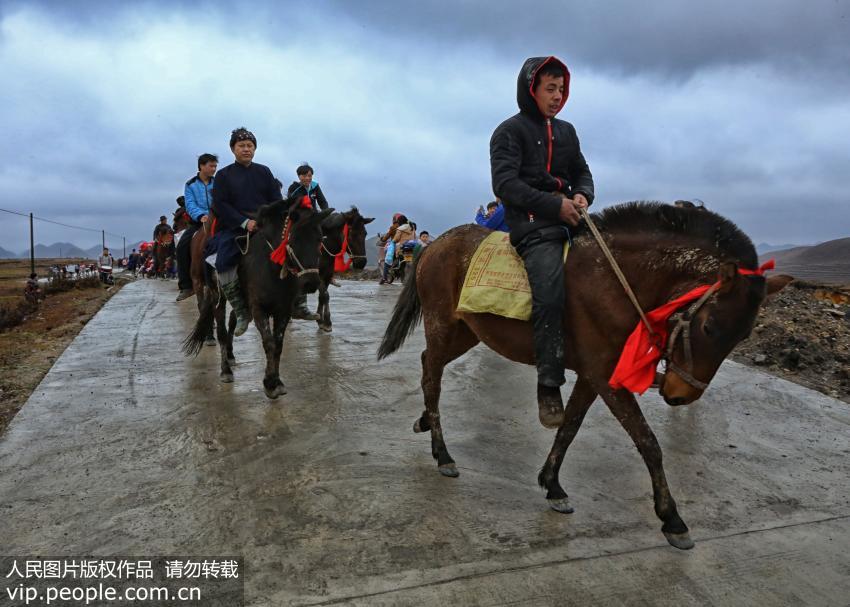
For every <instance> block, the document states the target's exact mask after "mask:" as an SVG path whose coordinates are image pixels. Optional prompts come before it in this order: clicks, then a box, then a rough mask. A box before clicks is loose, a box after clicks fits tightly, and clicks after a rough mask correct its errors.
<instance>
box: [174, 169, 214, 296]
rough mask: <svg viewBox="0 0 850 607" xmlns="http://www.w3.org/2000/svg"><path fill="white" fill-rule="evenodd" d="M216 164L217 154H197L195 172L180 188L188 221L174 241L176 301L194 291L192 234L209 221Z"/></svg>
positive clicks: (192, 293)
mask: <svg viewBox="0 0 850 607" xmlns="http://www.w3.org/2000/svg"><path fill="white" fill-rule="evenodd" d="M217 168H218V158H217V157H216V156H215V155H213V154H201V155H200V156H199V157H198V174H197V175H195V176H194V177H192V178H191V179H190V180H189V181H187V182H186V186H185V188H184V191H183V196H184V199H185V209H186V213H187V214H188V215H189V224H188V226H187V227H186V231H185V232H184V233H183V236H181V237H180V242H179V243H177V273H178V279H177V287H178V288H179V289H180V293H179V294H178V295H177V301H183V300H184V299H187V298H189V297H191V296H192V295H194V294H195V291H194V289H193V288H192V276H191V274H190V270H191V265H192V259H191V250H192V245H191V243H192V237H193V236H194V235H195V232H197V231H198V230H199V229H201V227H202V226H205V225H206V224H207V223H209V221H210V218H209V215H210V205H211V204H212V200H213V198H212V191H213V183H214V181H215V177H214V176H215V171H216V169H217ZM206 229H207V230H208V229H209V226H206Z"/></svg>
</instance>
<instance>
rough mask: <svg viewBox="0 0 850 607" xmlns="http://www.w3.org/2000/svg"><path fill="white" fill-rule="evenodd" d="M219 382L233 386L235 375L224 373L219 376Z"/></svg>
mask: <svg viewBox="0 0 850 607" xmlns="http://www.w3.org/2000/svg"><path fill="white" fill-rule="evenodd" d="M218 378H219V380H221V383H223V384H232V383H233V373H222V374H221V375H219V376H218Z"/></svg>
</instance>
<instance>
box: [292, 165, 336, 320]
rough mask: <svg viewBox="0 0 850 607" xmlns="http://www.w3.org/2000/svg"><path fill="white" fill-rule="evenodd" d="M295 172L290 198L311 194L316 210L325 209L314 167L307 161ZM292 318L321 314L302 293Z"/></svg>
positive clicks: (324, 201) (296, 301)
mask: <svg viewBox="0 0 850 607" xmlns="http://www.w3.org/2000/svg"><path fill="white" fill-rule="evenodd" d="M295 174H296V175H297V176H298V181H293V182H292V184H290V186H289V189H288V190H287V193H288V196H289V198H294V197H295V196H309V197H310V202H312V203H313V210H314V211H319V210H321V211H324V210H325V209H327V208H328V200H327V198H325V195H324V193H323V192H322V188H321V186H319V182H318V181H313V167H311V166H310V165H309V164H307V163H306V162H305V163H304V164H302V165H301V166H299V167H298V168H297V169H295ZM292 318H297V319H299V320H319V315H318V314H314V313H313V312H311V311H310V310H309V308H307V295H306V294H305V293H301V294H299V295H298V297H296V298H295V304H294V305H293V307H292Z"/></svg>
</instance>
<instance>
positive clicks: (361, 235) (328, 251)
mask: <svg viewBox="0 0 850 607" xmlns="http://www.w3.org/2000/svg"><path fill="white" fill-rule="evenodd" d="M373 221H375V218H374V217H363V216H362V215H361V214H360V211H359V210H357V207H351V210H350V211H346V212H345V213H334V214H333V215H331V216H330V217H328V218H327V219H325V221H324V222H322V254H321V257H320V258H319V278H320V279H321V283H320V285H319V307H318V308H317V309H316V314H318V315H319V320H317V321H316V322H317V323H318V324H319V328H320V329H322V330H323V331H327V332H328V333H330V332H331V331H332V330H333V323H332V322H331V307H330V294H329V293H328V286H330V284H331V281H332V280H333V277H334V262H335V259H336V255H338V254H339V253H345V254H346V255H347V256H348V258H349V259H350V260H351V265H352V266H353V267H354V268H355V269H357V270H362V269H363V268H365V267H366V225H367V224H370V223H372V222H373ZM346 226H347V227H348V235H347V238H346V235H345V234H344V230H345V228H346Z"/></svg>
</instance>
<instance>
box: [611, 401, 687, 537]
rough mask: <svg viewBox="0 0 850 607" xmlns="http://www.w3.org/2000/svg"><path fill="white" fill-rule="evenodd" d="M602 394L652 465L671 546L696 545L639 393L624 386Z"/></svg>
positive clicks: (654, 488) (655, 490) (658, 509)
mask: <svg viewBox="0 0 850 607" xmlns="http://www.w3.org/2000/svg"><path fill="white" fill-rule="evenodd" d="M601 396H602V398H603V399H604V400H605V404H607V405H608V408H609V409H610V410H611V413H613V414H614V417H616V418H617V420H618V421H619V422H620V425H622V426H623V428H624V429H625V430H626V432H628V433H629V436H630V437H631V439H632V441H633V442H634V444H635V446H636V447H637V450H638V451H639V452H640V454H641V456H642V457H643V462H644V463H645V464H646V467H647V468H648V469H649V475H650V477H651V478H652V494H653V497H654V498H655V514H657V515H658V518H660V519H661V520H662V522H663V523H664V524H663V525H662V526H661V531H662V532H663V533H664V536H665V537H666V538H667V541H668V542H669V543H670V545H671V546H674V547H676V548H680V549H682V550H688V549H690V548H693V547H694V542H693V540H692V539H691V536H690V534H689V533H688V526H687V525H685V522H684V521H683V520H682V519H681V517H680V516H679V512H678V510H677V509H676V502H675V501H674V500H673V496H672V495H670V488H669V487H668V486H667V477H666V476H665V475H664V466H663V464H662V458H661V447H660V446H659V444H658V441H657V440H656V438H655V434H653V432H652V429H651V428H650V427H649V424H647V423H646V419H645V418H644V416H643V412H642V411H641V410H640V407H639V406H638V403H637V401H636V400H635V397H634V396H633V395H632V394H631V393H629V392H624V391H622V390H619V391H617V392H611V391H610V390H606V391H605V392H602V394H601Z"/></svg>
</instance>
